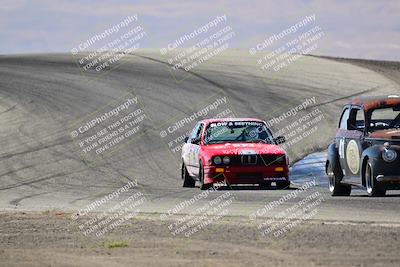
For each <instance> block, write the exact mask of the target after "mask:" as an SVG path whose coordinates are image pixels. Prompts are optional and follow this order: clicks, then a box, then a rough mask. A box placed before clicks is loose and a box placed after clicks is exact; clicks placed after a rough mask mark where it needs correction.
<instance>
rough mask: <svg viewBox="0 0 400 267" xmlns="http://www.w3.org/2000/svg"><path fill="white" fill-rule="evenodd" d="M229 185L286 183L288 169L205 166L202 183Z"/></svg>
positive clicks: (277, 167) (283, 167)
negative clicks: (224, 183)
mask: <svg viewBox="0 0 400 267" xmlns="http://www.w3.org/2000/svg"><path fill="white" fill-rule="evenodd" d="M222 181H226V182H227V183H229V184H265V183H271V182H288V181H289V168H288V167H287V166H285V165H274V166H224V167H217V166H207V167H205V168H204V182H205V183H217V182H222Z"/></svg>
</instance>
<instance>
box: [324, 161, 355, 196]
mask: <svg viewBox="0 0 400 267" xmlns="http://www.w3.org/2000/svg"><path fill="white" fill-rule="evenodd" d="M326 174H327V175H328V181H329V191H330V192H331V195H332V196H350V193H351V185H348V184H342V183H341V182H340V180H339V178H338V177H337V176H336V174H335V173H334V172H333V168H332V164H331V163H329V164H328V168H327V171H326Z"/></svg>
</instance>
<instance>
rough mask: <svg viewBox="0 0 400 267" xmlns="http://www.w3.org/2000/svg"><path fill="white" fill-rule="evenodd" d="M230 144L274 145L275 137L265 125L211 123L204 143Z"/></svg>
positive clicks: (252, 123)
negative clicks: (257, 143)
mask: <svg viewBox="0 0 400 267" xmlns="http://www.w3.org/2000/svg"><path fill="white" fill-rule="evenodd" d="M228 142H232V143H233V142H263V143H267V144H272V143H273V137H272V135H271V133H270V131H269V130H268V129H267V127H266V126H265V124H264V123H262V122H254V121H230V122H216V123H210V124H209V125H208V126H207V129H206V134H205V139H204V143H205V144H218V143H228Z"/></svg>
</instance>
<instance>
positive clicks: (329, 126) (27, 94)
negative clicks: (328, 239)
mask: <svg viewBox="0 0 400 267" xmlns="http://www.w3.org/2000/svg"><path fill="white" fill-rule="evenodd" d="M367 65H368V64H367ZM372 69H373V68H372ZM372 69H368V68H363V67H359V66H355V65H353V64H348V63H346V62H337V61H334V60H331V59H323V58H316V57H303V58H301V59H299V60H298V61H297V62H295V63H294V64H292V65H290V66H289V67H288V68H286V69H285V70H284V71H280V72H277V73H272V74H271V73H263V72H261V71H260V70H258V69H257V66H256V63H255V60H254V59H253V58H250V56H249V55H247V54H246V53H244V52H240V51H230V52H227V53H225V54H223V55H220V56H219V57H218V58H215V59H212V60H211V61H210V62H207V63H206V64H203V65H201V66H199V67H198V68H196V69H195V70H193V71H191V72H184V71H182V70H178V71H176V73H172V72H171V71H170V68H169V66H168V64H167V63H165V59H163V58H161V57H160V56H159V55H158V53H155V52H154V51H151V50H149V51H141V52H138V53H137V54H135V55H128V56H125V57H124V58H123V59H122V64H121V65H120V66H118V67H117V68H114V69H109V70H106V71H103V72H104V73H103V74H102V75H99V74H98V73H94V72H85V73H82V72H81V71H80V70H79V68H78V66H77V64H76V62H75V60H74V59H73V58H72V56H71V55H69V54H37V55H15V56H12V55H11V56H1V57H0V124H1V128H0V147H1V150H0V162H1V163H0V209H1V210H6V211H9V210H21V211H24V210H28V211H44V210H52V209H55V210H63V211H69V212H74V211H77V210H79V209H81V208H82V207H84V206H86V205H88V204H90V203H92V202H93V201H95V200H96V199H98V198H100V197H101V196H104V195H106V194H109V193H111V192H113V191H114V190H116V189H118V188H120V187H122V186H124V185H125V184H126V183H127V182H129V181H137V182H138V186H137V188H136V189H135V190H137V191H140V192H142V193H143V194H144V195H145V196H146V199H147V201H146V203H145V204H144V205H143V207H142V209H141V211H142V212H157V213H158V212H159V213H163V212H165V211H166V210H168V209H171V208H173V207H174V206H175V205H176V204H178V203H180V202H182V201H184V200H185V199H190V198H192V197H193V196H194V195H196V194H199V193H200V192H201V191H200V190H199V189H198V188H195V189H187V188H182V186H181V183H182V182H181V180H180V162H179V156H178V155H179V153H175V154H174V153H172V152H171V151H170V149H169V148H168V144H167V142H166V141H165V138H162V137H161V136H160V132H161V131H163V130H164V129H165V125H170V124H173V123H174V122H176V121H178V120H180V119H182V118H184V117H185V116H190V115H191V114H193V112H194V111H196V110H197V109H198V108H199V107H200V106H201V105H203V104H207V103H211V102H210V101H211V100H210V99H211V98H218V97H226V99H227V101H228V102H229V107H230V110H231V111H232V112H233V113H234V114H235V116H237V117H258V118H262V119H265V120H268V119H271V118H272V117H274V116H278V115H280V114H282V113H284V112H286V111H289V110H290V109H292V108H293V107H295V106H298V105H300V104H301V103H302V102H304V101H305V100H306V99H310V98H313V97H315V103H313V104H311V105H310V106H309V107H308V108H307V110H303V111H301V113H300V114H306V113H307V112H309V111H310V110H313V109H319V110H320V112H322V114H323V115H324V119H323V120H322V121H320V122H319V123H318V127H317V130H316V132H313V133H311V134H310V135H309V136H306V137H305V138H304V139H303V140H302V141H301V142H298V143H296V144H294V145H293V146H290V147H289V148H288V152H289V155H290V158H291V161H292V162H293V163H294V162H296V161H298V160H300V159H302V158H303V157H305V156H306V155H308V154H309V153H312V152H316V151H324V149H325V148H326V147H327V145H328V143H329V142H330V141H331V140H332V137H333V136H334V132H335V127H336V125H337V122H338V120H339V116H340V110H341V106H342V104H343V103H345V102H346V101H347V100H348V99H350V98H352V97H355V96H358V95H382V94H394V93H398V92H400V90H399V89H400V85H399V84H398V83H396V82H395V81H394V80H391V79H389V78H388V77H387V76H385V75H384V74H385V73H384V70H383V73H382V72H381V73H377V72H374V71H373V70H372ZM383 69H384V68H383ZM127 93H130V94H132V95H134V96H137V99H138V101H139V103H140V104H141V106H142V107H143V110H144V112H145V114H146V120H144V122H143V125H142V127H141V128H140V135H139V134H138V135H137V137H136V136H135V138H134V139H132V141H131V142H127V143H124V144H123V145H121V146H120V147H119V148H118V150H116V151H114V152H113V153H108V154H107V155H104V157H103V156H101V157H100V158H99V159H97V160H96V161H95V162H91V163H88V161H87V160H85V159H84V158H82V156H81V153H80V152H81V151H79V148H77V146H76V145H75V144H74V142H73V140H72V137H71V135H70V132H71V127H72V126H73V125H74V124H75V123H76V122H77V121H82V120H84V118H85V117H86V116H88V114H91V113H93V112H95V111H97V110H101V109H103V108H104V107H107V105H108V104H109V103H110V102H112V101H117V102H118V101H119V100H120V99H121V97H122V98H123V97H124V96H126V94H127ZM200 103H203V104H200ZM297 116H299V115H297ZM297 118H298V117H297ZM192 125H193V124H190V125H186V126H187V127H188V129H190V127H191V126H192ZM186 126H185V127H186ZM274 130H275V131H277V130H279V129H277V128H275V129H274ZM323 161H324V154H323V152H322V153H320V154H317V155H312V156H310V157H308V158H307V159H306V160H302V161H299V162H297V164H296V165H295V167H293V169H292V182H293V185H292V188H296V187H298V186H301V185H302V184H304V183H306V182H307V181H312V180H315V181H316V184H317V186H316V187H314V188H312V189H310V191H318V192H320V193H321V195H322V196H323V197H324V202H323V203H322V204H321V208H320V212H319V213H318V214H317V215H316V217H315V218H316V219H324V220H328V221H329V220H332V221H343V222H345V221H347V222H348V221H372V222H377V223H400V213H399V212H397V211H399V209H400V208H399V206H400V205H399V204H400V194H399V195H397V194H398V192H397V191H390V192H389V195H388V196H387V197H384V198H367V197H366V194H365V193H364V192H363V191H362V190H354V193H353V194H352V196H351V197H337V198H332V197H330V195H329V194H328V192H327V191H328V189H327V186H326V178H325V176H324V173H323ZM227 190H232V189H229V188H226V187H224V188H222V189H220V190H219V191H218V192H213V193H212V194H211V195H210V197H211V198H215V197H217V196H219V195H221V194H223V193H224V192H226V191H227ZM292 190H293V189H288V190H274V189H272V190H259V189H258V187H234V188H233V190H232V192H233V194H234V196H235V201H234V203H233V204H232V209H231V210H230V214H231V215H245V216H247V215H249V214H251V213H252V212H254V211H256V210H257V209H258V208H260V207H262V206H264V205H265V204H266V203H268V202H270V201H273V200H276V199H279V198H280V197H282V196H283V195H285V194H288V193H290V192H291V191H292ZM196 205H200V204H199V203H198V204H196ZM284 205H290V201H289V202H288V203H285V204H284Z"/></svg>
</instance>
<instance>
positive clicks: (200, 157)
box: [182, 119, 290, 189]
mask: <svg viewBox="0 0 400 267" xmlns="http://www.w3.org/2000/svg"><path fill="white" fill-rule="evenodd" d="M185 142H186V143H185V144H184V145H183V147H182V179H183V186H184V187H194V186H195V182H196V180H198V181H200V188H201V189H207V188H209V187H211V186H212V185H213V183H217V182H222V181H224V182H226V183H227V184H228V185H229V184H258V185H260V186H263V187H264V186H265V187H268V186H270V185H271V183H272V182H273V183H275V184H276V186H277V187H278V188H285V187H288V186H289V185H290V182H289V168H288V162H289V161H288V157H287V156H286V152H285V151H284V150H283V149H282V148H280V147H279V146H278V144H280V143H283V142H285V138H284V137H282V136H281V137H277V138H274V137H273V135H272V133H271V131H270V130H269V129H268V127H267V126H266V123H265V122H263V121H261V120H258V119H208V120H203V121H200V122H199V123H197V125H196V126H195V127H194V129H193V131H192V133H191V135H190V136H189V137H188V138H187V139H186V141H185Z"/></svg>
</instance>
